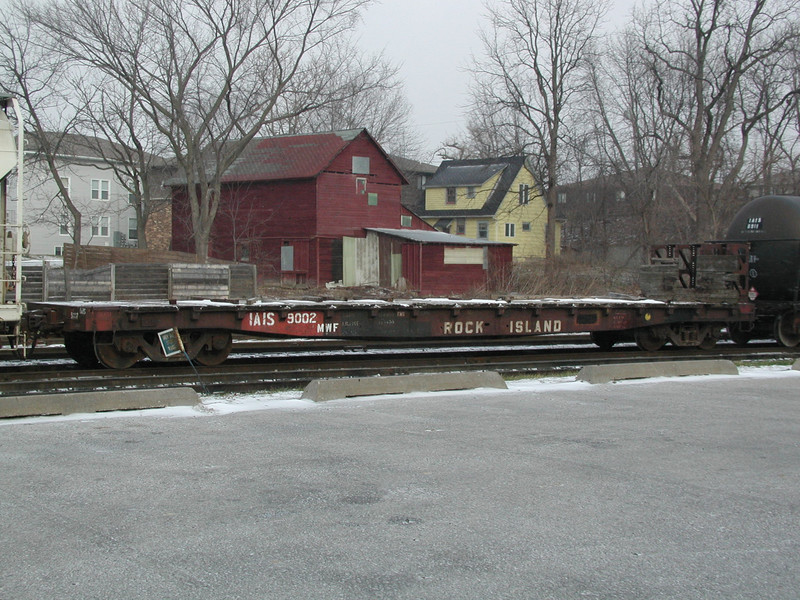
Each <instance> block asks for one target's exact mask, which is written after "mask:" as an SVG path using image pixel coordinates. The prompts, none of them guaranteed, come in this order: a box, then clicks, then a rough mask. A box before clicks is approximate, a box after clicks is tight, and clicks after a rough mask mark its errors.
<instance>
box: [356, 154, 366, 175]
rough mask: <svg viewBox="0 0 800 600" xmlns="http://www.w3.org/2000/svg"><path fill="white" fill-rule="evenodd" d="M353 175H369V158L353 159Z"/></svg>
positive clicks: (357, 157) (358, 157) (359, 157)
mask: <svg viewBox="0 0 800 600" xmlns="http://www.w3.org/2000/svg"><path fill="white" fill-rule="evenodd" d="M353 173H356V174H358V175H369V156H354V157H353Z"/></svg>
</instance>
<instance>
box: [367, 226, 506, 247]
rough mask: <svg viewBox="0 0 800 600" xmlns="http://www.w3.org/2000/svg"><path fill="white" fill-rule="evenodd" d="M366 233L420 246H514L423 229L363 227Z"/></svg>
mask: <svg viewBox="0 0 800 600" xmlns="http://www.w3.org/2000/svg"><path fill="white" fill-rule="evenodd" d="M364 229H365V230H366V231H374V232H375V233H380V234H382V235H391V236H393V237H398V238H402V239H404V240H408V241H410V242H419V243H422V244H449V245H453V246H516V244H512V243H509V242H492V241H489V240H476V239H474V238H468V237H464V236H462V235H452V234H449V233H443V232H441V231H426V230H424V229H379V228H374V227H365V228H364Z"/></svg>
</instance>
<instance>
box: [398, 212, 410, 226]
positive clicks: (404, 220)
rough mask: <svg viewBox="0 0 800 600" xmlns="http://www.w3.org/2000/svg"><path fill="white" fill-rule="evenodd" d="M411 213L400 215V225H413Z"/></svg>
mask: <svg viewBox="0 0 800 600" xmlns="http://www.w3.org/2000/svg"><path fill="white" fill-rule="evenodd" d="M411 224H412V223H411V215H400V226H401V227H411Z"/></svg>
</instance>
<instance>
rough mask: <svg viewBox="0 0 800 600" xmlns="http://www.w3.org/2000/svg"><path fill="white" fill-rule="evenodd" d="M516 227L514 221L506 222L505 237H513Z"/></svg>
mask: <svg viewBox="0 0 800 600" xmlns="http://www.w3.org/2000/svg"><path fill="white" fill-rule="evenodd" d="M516 228H517V227H516V224H515V223H506V237H514V234H515V233H516Z"/></svg>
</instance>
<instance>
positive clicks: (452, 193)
mask: <svg viewBox="0 0 800 600" xmlns="http://www.w3.org/2000/svg"><path fill="white" fill-rule="evenodd" d="M455 203H456V188H447V198H446V199H445V204H455Z"/></svg>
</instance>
